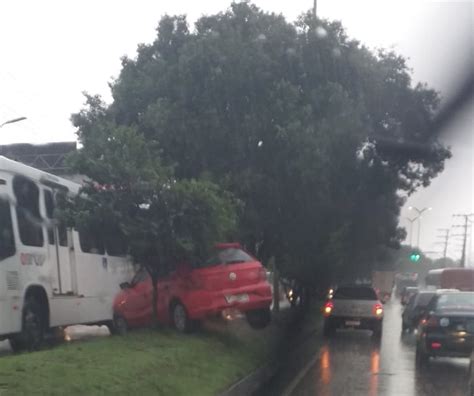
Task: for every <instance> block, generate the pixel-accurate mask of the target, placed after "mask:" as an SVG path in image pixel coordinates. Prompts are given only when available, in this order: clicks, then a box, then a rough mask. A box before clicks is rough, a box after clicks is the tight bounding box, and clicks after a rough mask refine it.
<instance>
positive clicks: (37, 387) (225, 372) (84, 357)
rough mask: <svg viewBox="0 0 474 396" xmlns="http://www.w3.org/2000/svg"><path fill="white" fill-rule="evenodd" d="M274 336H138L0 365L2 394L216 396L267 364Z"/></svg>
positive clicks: (97, 341) (5, 360) (16, 357)
mask: <svg viewBox="0 0 474 396" xmlns="http://www.w3.org/2000/svg"><path fill="white" fill-rule="evenodd" d="M275 332H276V330H275V329H274V328H272V327H269V328H268V330H265V331H263V332H256V331H249V330H247V329H244V331H243V333H242V332H240V334H239V336H236V335H233V334H232V333H230V332H229V331H226V332H217V331H212V330H211V331H202V332H200V333H199V334H195V335H179V334H176V333H175V332H173V331H170V330H157V331H152V330H141V331H135V332H131V333H130V334H128V335H127V336H125V337H106V338H99V339H93V340H88V341H83V342H72V343H70V344H64V345H60V346H58V347H55V348H52V349H49V350H44V351H39V352H35V353H25V354H21V355H11V356H4V357H2V358H0V395H1V396H7V395H15V396H16V395H61V396H62V395H81V396H82V395H106V394H112V395H137V396H145V395H173V396H176V395H214V394H216V393H219V391H222V390H224V389H226V388H227V387H228V386H229V385H231V384H232V383H233V382H235V381H236V380H238V379H239V378H242V377H243V376H244V375H246V374H247V373H249V372H251V371H252V370H253V369H254V368H256V367H258V366H259V365H261V364H262V363H263V362H264V361H265V360H266V359H268V357H269V353H270V351H271V350H272V347H273V346H274V345H272V342H275V337H274V335H275Z"/></svg>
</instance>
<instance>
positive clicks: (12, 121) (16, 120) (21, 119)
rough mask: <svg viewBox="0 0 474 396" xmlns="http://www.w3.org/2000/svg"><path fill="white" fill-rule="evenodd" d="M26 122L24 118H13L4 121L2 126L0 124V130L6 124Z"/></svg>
mask: <svg viewBox="0 0 474 396" xmlns="http://www.w3.org/2000/svg"><path fill="white" fill-rule="evenodd" d="M23 120H26V117H18V118H13V119H12V120H8V121H5V122H4V123H3V124H0V128H1V127H3V126H4V125H7V124H13V123H15V122H20V121H23Z"/></svg>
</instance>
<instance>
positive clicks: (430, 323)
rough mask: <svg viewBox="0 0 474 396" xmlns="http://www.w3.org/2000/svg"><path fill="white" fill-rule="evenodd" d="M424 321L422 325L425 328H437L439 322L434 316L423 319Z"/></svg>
mask: <svg viewBox="0 0 474 396" xmlns="http://www.w3.org/2000/svg"><path fill="white" fill-rule="evenodd" d="M424 320H425V323H424V325H425V326H426V327H438V326H439V320H438V318H436V317H434V316H431V317H430V318H428V319H424Z"/></svg>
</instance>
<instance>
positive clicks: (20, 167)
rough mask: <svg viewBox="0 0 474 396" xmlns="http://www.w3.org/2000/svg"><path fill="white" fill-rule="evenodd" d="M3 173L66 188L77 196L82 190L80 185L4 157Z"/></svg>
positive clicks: (2, 159) (0, 161)
mask: <svg viewBox="0 0 474 396" xmlns="http://www.w3.org/2000/svg"><path fill="white" fill-rule="evenodd" d="M1 171H4V172H8V173H12V174H15V175H22V176H25V177H28V178H30V179H32V180H35V181H37V182H38V183H42V184H45V185H49V186H53V187H54V186H56V187H62V188H66V189H67V190H68V191H70V192H72V193H75V194H77V193H78V192H79V189H80V188H81V185H80V184H77V183H74V182H72V181H70V180H67V179H63V178H62V177H59V176H56V175H53V174H51V173H47V172H44V171H41V170H39V169H36V168H33V167H31V166H28V165H25V164H22V163H20V162H17V161H13V160H11V159H8V158H6V157H3V156H0V172H1Z"/></svg>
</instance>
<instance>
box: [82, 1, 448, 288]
mask: <svg viewBox="0 0 474 396" xmlns="http://www.w3.org/2000/svg"><path fill="white" fill-rule="evenodd" d="M157 32H158V36H157V38H156V40H155V41H154V42H153V43H152V44H149V45H140V46H139V47H138V54H137V57H136V58H135V59H129V58H124V59H123V61H122V64H123V68H122V71H121V73H120V75H119V77H118V78H117V80H116V81H115V82H114V83H113V84H112V86H111V87H112V94H113V98H114V100H113V103H112V104H111V105H110V106H108V107H107V106H103V105H102V104H100V101H99V99H98V98H95V97H92V98H89V102H90V103H91V104H92V105H93V106H91V107H90V108H89V109H86V110H84V111H83V112H81V113H79V114H78V115H76V116H75V117H74V121H75V125H77V126H78V127H79V137H80V139H81V141H83V144H84V150H83V151H85V152H88V153H91V154H93V155H91V158H89V157H90V156H89V154H88V155H87V156H86V158H84V159H81V160H78V161H77V162H76V163H77V165H78V167H79V168H80V166H83V167H84V168H83V169H85V170H89V173H86V174H92V175H93V176H92V179H93V180H97V181H100V180H102V179H101V178H105V179H107V173H108V172H113V173H114V174H116V178H114V182H117V181H118V180H117V179H121V178H122V174H121V173H120V172H122V171H120V172H117V173H116V172H115V167H116V166H117V167H118V169H121V168H122V167H125V168H126V167H127V166H128V165H127V164H126V163H125V162H122V159H121V158H117V161H116V162H118V163H116V162H110V161H109V160H107V161H103V160H101V158H102V157H101V156H102V155H104V157H105V158H107V152H106V153H103V152H102V148H100V147H97V145H96V143H95V140H96V139H102V140H103V137H101V136H102V135H103V136H104V137H105V136H107V134H108V133H109V132H110V131H112V130H113V131H116V132H114V136H116V135H120V136H122V134H123V135H124V136H123V137H124V139H125V136H128V134H133V135H134V136H138V138H137V139H138V140H136V141H135V140H134V144H137V145H138V146H139V147H141V146H145V147H146V149H147V152H148V153H149V154H147V155H149V157H150V158H148V157H147V155H145V156H144V158H147V161H146V162H147V163H148V162H150V165H144V164H141V163H140V164H134V163H133V160H132V159H130V160H129V161H130V162H131V163H132V165H133V167H134V168H135V169H137V170H138V171H137V172H138V173H133V174H128V173H127V170H126V169H125V170H124V171H123V172H125V176H127V177H128V176H130V177H131V178H132V179H133V180H135V179H140V177H139V176H138V175H141V172H142V171H143V172H145V173H146V174H148V173H149V172H151V175H150V177H146V178H145V180H146V181H147V182H150V179H151V180H153V182H151V183H152V185H153V188H152V189H151V190H150V191H155V190H156V191H159V192H160V196H162V197H168V195H167V194H168V193H167V192H166V189H164V188H163V186H164V185H172V186H175V183H176V185H179V186H181V187H179V188H178V187H173V194H172V195H173V197H169V198H166V199H169V200H170V201H171V202H174V203H175V204H176V205H178V206H179V204H177V200H179V199H181V198H179V199H178V198H177V195H174V194H178V195H179V192H180V191H182V190H181V189H184V190H186V192H185V193H184V192H183V194H188V193H189V194H191V195H193V196H194V197H195V198H196V199H198V197H201V198H202V195H200V194H197V193H196V191H195V189H194V188H191V186H190V185H189V183H190V182H185V184H183V185H181V183H182V182H181V180H182V179H185V180H189V179H194V182H192V183H197V184H196V185H197V186H200V187H199V188H198V189H199V190H200V189H201V186H202V185H201V182H200V181H198V180H201V179H202V178H204V179H205V180H207V181H206V182H205V185H208V183H211V184H212V183H215V184H217V185H219V186H220V188H221V189H222V190H226V191H229V192H230V193H232V195H233V196H235V197H236V198H237V199H238V200H239V201H240V202H241V203H242V207H241V209H242V210H241V211H240V212H239V218H238V225H239V236H240V238H241V239H242V240H243V241H244V242H245V243H246V244H247V247H248V248H249V249H250V250H253V251H254V252H255V253H256V254H257V255H258V256H259V257H260V258H261V259H262V260H264V261H266V260H268V259H269V258H270V257H275V258H276V263H277V265H278V266H279V267H280V268H281V270H282V272H283V273H284V274H291V276H293V277H295V278H298V279H300V280H301V281H305V282H311V283H314V282H317V281H318V278H323V277H327V276H341V274H349V275H351V276H352V275H354V276H355V275H356V274H358V273H366V272H367V271H369V270H370V268H371V267H372V266H374V265H375V264H376V261H377V257H378V256H377V255H378V252H379V250H380V248H381V247H383V246H389V247H397V246H399V244H400V241H401V240H403V238H404V237H405V231H404V230H403V229H400V228H399V227H398V216H399V213H400V207H401V205H402V204H403V202H404V199H405V197H406V196H407V195H408V194H410V193H412V192H413V191H415V190H416V189H417V188H418V187H420V186H426V185H428V184H429V182H430V180H431V179H432V178H433V177H435V176H436V175H437V174H438V173H439V172H441V171H442V169H443V166H444V161H445V159H447V158H449V156H450V153H449V150H447V149H446V148H444V147H442V146H441V145H439V143H437V142H436V141H435V140H434V137H433V136H432V130H431V129H430V123H431V119H432V116H433V114H434V111H435V110H436V108H437V105H438V103H439V98H438V95H437V93H436V92H434V91H432V90H430V89H428V88H427V87H426V86H424V85H417V86H415V87H413V84H412V81H411V77H410V73H409V70H408V68H407V66H406V63H405V60H404V59H403V58H402V57H400V56H398V55H396V54H395V53H393V52H386V51H380V52H378V53H373V52H371V51H369V50H368V49H367V48H365V47H363V46H361V45H360V44H359V43H358V42H357V41H355V40H351V39H349V38H348V37H347V35H346V33H345V31H344V29H343V27H342V26H341V24H340V23H335V22H328V21H322V20H315V19H314V17H313V16H312V15H311V14H310V13H308V14H304V15H302V16H301V17H300V18H299V20H298V21H297V23H295V24H291V23H288V22H287V21H285V19H284V18H283V17H282V16H281V15H275V14H269V13H265V12H263V11H261V10H260V9H258V8H257V7H256V6H254V5H252V4H249V3H247V2H242V3H232V4H231V6H230V8H229V9H228V10H226V11H225V12H222V13H219V14H216V15H210V16H204V17H202V18H200V19H199V20H198V21H197V22H196V25H195V29H194V30H190V29H189V27H188V25H187V22H186V19H185V17H183V16H179V17H170V16H165V17H163V18H162V19H161V21H160V23H159V26H158V28H157ZM96 129H97V130H98V131H97V132H96ZM91 131H94V132H93V133H92V132H91ZM107 131H109V132H107ZM125 141H126V139H125ZM106 142H107V144H110V146H109V147H110V152H111V153H115V152H116V147H117V145H118V144H120V143H119V142H117V143H114V142H109V141H108V140H106ZM400 142H402V144H401V145H400ZM403 142H409V143H410V144H408V145H404V144H403ZM116 144H117V145H116ZM127 146H128V144H127ZM133 147H134V146H133V145H132V149H133ZM400 147H401V149H400ZM96 152H97V153H96ZM133 155H136V153H134V154H133ZM136 158H140V159H139V160H138V161H141V158H142V156H141V155H140V156H139V157H136ZM101 161H103V162H101ZM155 162H156V163H155ZM91 167H92V168H93V169H90V168H91ZM155 173H156V174H155ZM170 175H172V176H170ZM163 178H165V179H166V178H167V179H168V180H172V181H173V182H172V183H170V182H169V181H168V182H165V183H163ZM112 184H114V183H112ZM213 188H216V189H217V187H213ZM204 189H205V188H204ZM209 191H214V190H212V189H210V190H209ZM210 193H211V192H210ZM161 194H164V195H161ZM212 195H213V196H218V197H226V195H225V194H220V193H216V191H214V193H212ZM146 198H147V199H150V197H149V196H146ZM207 198H209V196H207ZM207 198H206V199H204V201H205V202H210V201H213V199H214V198H212V199H207ZM147 199H145V200H144V201H141V202H148V201H147ZM215 199H218V198H217V197H216V198H215ZM198 201H199V199H198ZM225 201H226V202H227V201H228V200H227V199H225ZM135 202H137V201H135ZM159 202H161V200H159ZM198 206H199V205H198ZM204 206H206V205H204ZM223 206H224V207H226V205H223ZM199 207H200V209H199V213H200V214H203V213H207V212H206V210H207V209H209V210H210V208H209V207H208V208H207V209H203V208H202V207H201V206H199ZM150 210H152V212H153V213H154V210H155V207H154V206H153V207H150ZM159 212H160V211H159V210H158V211H157V213H159ZM230 212H231V211H228V210H227V209H225V210H217V211H216V213H215V214H216V216H217V217H219V216H220V215H222V216H223V217H224V218H228V219H231V220H228V221H227V220H226V221H224V222H223V223H219V222H216V223H212V221H211V226H210V229H212V230H213V229H214V226H213V225H212V224H214V225H217V224H230V223H232V224H233V223H234V220H235V219H234V218H233V217H232V216H228V215H226V213H230ZM146 213H147V215H146V216H145V217H146V220H148V219H151V218H154V217H153V215H151V216H148V212H146ZM197 218H198V219H199V221H203V219H204V218H205V216H204V215H203V216H197ZM181 219H182V220H183V219H184V217H182V218H181ZM146 220H145V222H146ZM156 221H157V223H156V224H159V225H160V227H161V226H162V223H161V222H160V221H161V220H160V217H159V216H157V217H156ZM142 226H144V227H145V229H147V227H146V226H145V224H142ZM226 227H227V226H226ZM226 227H225V228H226ZM184 228H185V229H186V232H183V235H184V236H183V238H182V240H183V241H184V242H183V243H181V244H178V245H179V246H178V247H179V249H177V250H181V249H182V248H183V246H188V245H192V243H193V242H191V241H195V240H194V237H195V236H196V237H199V235H196V234H199V233H197V232H196V233H195V232H194V228H193V227H191V225H190V224H188V225H186V226H185V227H184ZM197 228H198V229H201V227H197ZM166 229H167V228H166V227H165V228H164V230H166ZM168 229H169V228H168ZM191 229H192V230H193V231H192V235H191V231H190V230H191ZM221 231H222V230H220V231H219V232H217V231H216V234H217V233H220V232H221ZM156 232H161V231H156ZM213 233H214V231H213V232H210V233H209V235H208V234H207V232H204V235H206V237H205V239H208V238H210V237H211V234H213ZM160 235H161V234H160ZM160 238H163V241H165V240H166V236H165V235H161V236H160ZM179 240H181V239H179ZM198 240H199V239H198ZM168 242H169V241H168V240H166V243H168ZM199 244H201V242H199ZM164 250H165V246H163V247H161V248H160V249H159V252H154V253H157V254H158V253H159V254H162V251H164ZM187 250H189V249H187ZM191 250H197V251H198V252H197V253H198V254H199V253H200V249H193V248H191ZM328 274H329V275H328Z"/></svg>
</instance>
